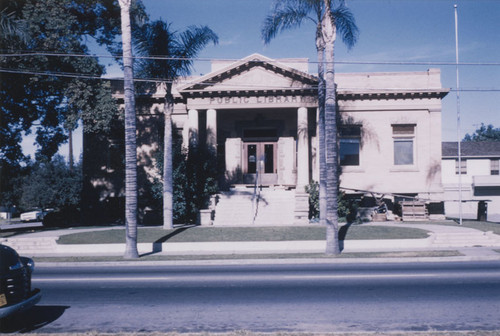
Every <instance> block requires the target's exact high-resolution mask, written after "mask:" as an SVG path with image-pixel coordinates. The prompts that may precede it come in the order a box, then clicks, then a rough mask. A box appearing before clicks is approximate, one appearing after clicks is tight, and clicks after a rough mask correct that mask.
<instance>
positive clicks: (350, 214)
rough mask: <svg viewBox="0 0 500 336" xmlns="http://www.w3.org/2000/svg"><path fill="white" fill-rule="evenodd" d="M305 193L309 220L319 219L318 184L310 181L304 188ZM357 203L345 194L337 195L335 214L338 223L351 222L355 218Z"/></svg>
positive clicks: (340, 192) (341, 192)
mask: <svg viewBox="0 0 500 336" xmlns="http://www.w3.org/2000/svg"><path fill="white" fill-rule="evenodd" d="M306 192H307V193H308V194H309V219H318V218H319V183H318V182H316V181H312V182H311V183H309V185H307V186H306ZM357 209H358V202H357V199H355V198H350V197H348V196H347V195H346V193H345V192H343V191H339V193H338V207H337V214H338V216H339V221H347V222H352V221H354V220H355V218H356V212H357Z"/></svg>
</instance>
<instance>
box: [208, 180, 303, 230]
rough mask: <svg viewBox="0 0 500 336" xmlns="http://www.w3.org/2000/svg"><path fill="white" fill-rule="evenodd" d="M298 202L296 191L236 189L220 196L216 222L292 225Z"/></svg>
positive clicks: (225, 223)
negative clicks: (255, 192) (258, 191)
mask: <svg viewBox="0 0 500 336" xmlns="http://www.w3.org/2000/svg"><path fill="white" fill-rule="evenodd" d="M255 197H257V200H256V199H255ZM294 205H295V192H294V191H290V190H282V189H278V190H265V191H261V192H260V193H257V194H256V195H255V194H253V190H251V191H249V190H245V189H243V190H233V191H231V192H226V193H222V194H220V195H219V201H218V203H217V205H216V208H215V220H214V225H216V226H236V225H274V224H275V225H284V224H291V223H293V211H294Z"/></svg>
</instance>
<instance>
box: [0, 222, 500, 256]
mask: <svg viewBox="0 0 500 336" xmlns="http://www.w3.org/2000/svg"><path fill="white" fill-rule="evenodd" d="M363 225H366V226H394V227H396V226H402V225H404V227H410V228H418V229H423V230H426V231H430V234H429V237H427V238H423V239H383V240H345V241H341V248H342V252H343V253H357V252H364V253H373V252H405V251H411V252H425V251H450V250H452V251H459V252H460V253H461V254H462V255H464V257H468V258H469V259H473V260H500V253H497V252H495V250H499V251H500V235H496V234H493V233H492V232H482V231H479V230H475V229H471V228H466V227H457V226H447V225H433V224H418V223H415V224H412V223H408V222H405V223H404V224H401V223H395V222H383V223H370V224H363ZM109 229H110V228H102V229H97V230H109ZM117 229H123V227H118V228H117ZM95 230H96V229H66V230H53V231H44V232H38V233H31V234H25V235H22V236H16V237H13V238H3V239H0V243H2V244H5V245H10V246H12V247H14V248H15V249H16V250H17V251H18V252H19V253H20V254H22V255H25V256H31V257H66V256H72V257H79V256H80V257H82V256H122V255H123V254H124V252H125V244H75V245H63V244H57V239H58V238H59V237H60V236H61V235H64V234H72V233H76V232H84V231H95ZM325 247H326V242H325V241H322V240H314V241H267V242H256V241H252V242H186V243H172V242H166V243H161V244H157V243H140V244H138V250H139V254H141V255H148V254H149V255H150V254H155V255H165V256H178V255H184V256H200V255H213V256H217V255H250V254H269V255H272V254H281V255H286V254H290V255H291V254H322V253H324V251H325ZM450 258H455V259H457V257H446V259H448V260H451V259H450ZM406 259H407V260H408V258H406ZM409 259H411V258H409Z"/></svg>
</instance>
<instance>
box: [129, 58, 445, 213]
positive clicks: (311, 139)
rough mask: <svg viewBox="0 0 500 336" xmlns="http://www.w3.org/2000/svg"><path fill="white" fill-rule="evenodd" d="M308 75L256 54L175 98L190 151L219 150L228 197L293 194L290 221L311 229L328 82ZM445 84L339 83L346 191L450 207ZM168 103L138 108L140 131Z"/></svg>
mask: <svg viewBox="0 0 500 336" xmlns="http://www.w3.org/2000/svg"><path fill="white" fill-rule="evenodd" d="M307 69H308V62H307V60H306V59H279V60H274V59H270V58H267V57H265V56H262V55H259V54H254V55H250V56H248V57H245V58H243V59H241V60H239V61H236V62H227V61H216V62H214V63H213V64H212V72H210V73H209V74H207V75H204V76H201V77H193V78H189V79H186V80H183V81H182V82H181V83H177V85H175V86H174V92H173V93H174V97H175V109H174V114H173V116H172V120H173V124H174V127H175V129H176V130H177V131H178V132H180V133H182V137H183V143H184V145H185V147H186V148H190V147H192V146H205V145H206V146H209V147H210V148H212V149H213V152H214V156H215V158H216V160H217V169H218V170H219V173H220V176H222V177H223V178H224V182H225V183H224V184H225V187H226V188H235V187H236V188H237V187H251V186H253V185H255V184H259V185H260V186H264V187H265V188H267V189H266V190H268V191H271V190H273V189H276V190H292V191H293V192H294V195H295V196H294V197H295V201H294V202H291V203H293V204H290V205H289V208H286V209H284V208H283V209H282V212H289V211H291V212H293V213H294V218H295V221H296V222H307V221H308V220H307V212H308V205H307V194H305V186H306V185H307V184H309V183H310V182H311V181H318V180H319V162H318V159H319V157H318V136H317V132H318V130H317V128H318V122H317V120H318V101H317V85H318V80H317V77H316V76H314V75H312V74H309V73H308V72H307ZM440 77H441V75H440V71H439V70H437V69H431V70H428V71H420V72H395V73H353V74H343V73H336V77H335V78H336V85H337V102H338V111H339V122H338V129H339V136H338V138H339V143H338V145H339V154H340V158H339V164H340V167H341V177H340V187H341V188H343V189H344V190H345V191H346V192H347V193H351V194H356V195H370V194H376V195H378V197H380V196H383V197H384V198H387V199H390V200H391V201H393V202H394V201H397V200H398V197H399V199H402V198H404V197H416V198H420V199H423V200H425V201H426V202H440V201H442V200H443V188H442V182H441V176H442V174H441V169H442V165H441V156H442V152H441V99H442V98H443V97H444V96H445V95H446V94H447V93H448V90H447V89H444V88H442V85H441V78H440ZM163 96H164V93H163V92H162V89H161V87H159V88H158V90H157V92H155V93H154V94H151V95H144V96H143V97H142V98H141V99H138V100H137V102H138V104H139V106H141V108H140V109H141V111H142V113H141V116H140V117H139V124H138V127H142V126H141V125H142V122H146V121H148V120H150V119H151V120H153V119H155V118H156V119H155V120H156V122H157V123H158V122H161V117H160V116H161V110H160V108H161V103H162V97H163ZM139 133H140V131H139ZM146 133H147V134H153V133H154V131H151V132H149V133H148V132H146ZM148 141H149V142H148ZM151 141H154V139H152V138H151V137H144V141H141V140H139V141H138V147H139V156H141V155H142V156H144V158H143V160H142V162H143V164H144V165H147V164H148V160H147V156H148V151H151V150H153V149H154V148H156V147H155V145H154V144H152V143H151ZM149 164H151V159H150V160H149ZM443 167H444V166H443ZM149 174H150V175H152V174H153V172H152V171H151V172H149ZM221 185H222V184H221ZM269 199H271V197H269Z"/></svg>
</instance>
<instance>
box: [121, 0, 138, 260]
mask: <svg viewBox="0 0 500 336" xmlns="http://www.w3.org/2000/svg"><path fill="white" fill-rule="evenodd" d="M131 1H132V0H119V4H120V13H121V28H122V44H123V73H124V92H125V229H126V230H125V231H126V240H125V243H126V246H125V255H124V258H126V259H135V258H139V253H138V251H137V155H136V150H137V145H136V137H135V132H136V120H135V92H134V73H133V59H132V31H131V30H132V29H131V26H130V3H131Z"/></svg>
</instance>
